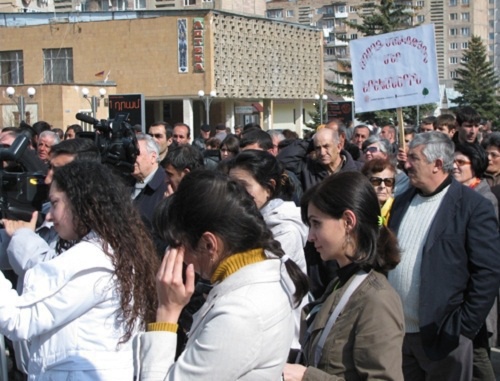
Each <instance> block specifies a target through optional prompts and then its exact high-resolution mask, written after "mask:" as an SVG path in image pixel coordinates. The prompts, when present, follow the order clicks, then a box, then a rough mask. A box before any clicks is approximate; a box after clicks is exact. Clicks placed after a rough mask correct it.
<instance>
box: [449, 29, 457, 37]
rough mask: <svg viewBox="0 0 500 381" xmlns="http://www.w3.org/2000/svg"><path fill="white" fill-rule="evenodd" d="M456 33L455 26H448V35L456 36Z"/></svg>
mask: <svg viewBox="0 0 500 381" xmlns="http://www.w3.org/2000/svg"><path fill="white" fill-rule="evenodd" d="M456 35H457V28H450V36H456Z"/></svg>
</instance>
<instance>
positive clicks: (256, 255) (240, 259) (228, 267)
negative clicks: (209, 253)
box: [210, 249, 266, 284]
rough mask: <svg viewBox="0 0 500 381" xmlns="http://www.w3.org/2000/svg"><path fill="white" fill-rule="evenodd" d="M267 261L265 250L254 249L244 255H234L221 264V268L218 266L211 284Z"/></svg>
mask: <svg viewBox="0 0 500 381" xmlns="http://www.w3.org/2000/svg"><path fill="white" fill-rule="evenodd" d="M265 259H266V256H265V255H264V249H253V250H248V251H245V252H243V253H238V254H233V255H231V256H229V257H227V258H225V259H224V260H223V261H222V262H221V263H219V266H217V268H216V269H215V271H214V273H213V274H212V278H211V279H210V282H212V284H214V283H216V282H221V281H223V280H224V279H226V278H227V277H228V276H229V275H231V274H233V273H235V272H236V271H238V270H239V269H241V268H242V267H244V266H247V265H251V264H253V263H257V262H261V261H263V260H265Z"/></svg>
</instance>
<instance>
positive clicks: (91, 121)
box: [75, 112, 99, 125]
mask: <svg viewBox="0 0 500 381" xmlns="http://www.w3.org/2000/svg"><path fill="white" fill-rule="evenodd" d="M75 117H76V119H78V120H79V121H81V122H85V123H88V124H93V125H96V124H98V123H99V121H98V120H97V119H94V118H92V117H91V116H90V115H87V114H83V113H81V112H79V113H77V114H76V115H75Z"/></svg>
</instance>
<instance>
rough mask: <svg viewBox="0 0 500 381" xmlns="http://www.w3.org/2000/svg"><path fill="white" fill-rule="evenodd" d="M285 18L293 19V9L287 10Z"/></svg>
mask: <svg viewBox="0 0 500 381" xmlns="http://www.w3.org/2000/svg"><path fill="white" fill-rule="evenodd" d="M286 17H293V9H287V11H286Z"/></svg>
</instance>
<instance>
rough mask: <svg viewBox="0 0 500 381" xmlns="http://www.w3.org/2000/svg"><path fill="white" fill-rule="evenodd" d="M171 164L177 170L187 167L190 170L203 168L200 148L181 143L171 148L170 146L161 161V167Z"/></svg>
mask: <svg viewBox="0 0 500 381" xmlns="http://www.w3.org/2000/svg"><path fill="white" fill-rule="evenodd" d="M169 164H170V165H171V166H172V167H174V168H175V169H176V170H177V171H182V170H184V169H189V170H190V171H192V170H194V169H197V168H203V165H204V164H203V155H202V154H201V152H200V150H199V149H197V148H196V147H193V146H192V145H189V144H182V145H179V146H177V147H175V148H173V149H172V146H170V148H169V150H168V153H167V156H166V157H165V159H164V160H163V161H162V162H161V165H162V167H163V168H166V166H167V165H169Z"/></svg>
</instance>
